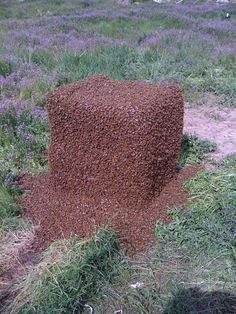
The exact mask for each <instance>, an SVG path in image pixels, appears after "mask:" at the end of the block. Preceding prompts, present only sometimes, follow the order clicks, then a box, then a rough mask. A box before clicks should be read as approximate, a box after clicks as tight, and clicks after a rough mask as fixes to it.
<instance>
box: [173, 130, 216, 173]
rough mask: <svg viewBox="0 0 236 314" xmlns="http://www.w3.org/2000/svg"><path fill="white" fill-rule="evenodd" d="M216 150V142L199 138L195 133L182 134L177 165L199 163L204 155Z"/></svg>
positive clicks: (179, 166)
mask: <svg viewBox="0 0 236 314" xmlns="http://www.w3.org/2000/svg"><path fill="white" fill-rule="evenodd" d="M215 150H216V144H215V143H212V142H210V141H206V140H201V139H199V138H198V137H197V136H195V135H189V134H184V135H183V139H182V145H181V150H180V154H179V159H178V161H177V167H178V168H182V167H183V166H185V165H191V164H195V163H199V164H200V163H201V162H203V161H204V159H205V158H206V155H207V154H209V153H212V152H214V151H215Z"/></svg>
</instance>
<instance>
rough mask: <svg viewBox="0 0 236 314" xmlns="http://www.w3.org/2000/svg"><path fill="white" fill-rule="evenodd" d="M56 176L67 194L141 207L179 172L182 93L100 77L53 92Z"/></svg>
mask: <svg viewBox="0 0 236 314" xmlns="http://www.w3.org/2000/svg"><path fill="white" fill-rule="evenodd" d="M47 103H48V107H47V108H48V114H49V122H50V128H51V142H50V149H49V169H50V181H51V185H52V186H53V188H55V189H57V190H59V191H60V193H73V194H75V195H79V196H81V197H86V198H89V199H97V198H99V199H100V200H101V202H103V201H104V202H106V201H107V200H109V201H113V200H114V201H116V202H118V203H119V204H126V205H138V204H143V203H144V202H147V201H151V200H152V198H153V196H154V194H156V193H158V192H160V191H161V189H162V187H163V186H164V185H165V184H166V183H167V182H168V181H169V180H170V179H171V177H172V176H173V175H174V174H175V171H176V159H177V156H178V153H179V149H180V145H181V140H182V132H183V113H184V106H183V99H182V94H181V90H180V88H179V87H178V86H176V85H171V84H160V85H156V84H148V83H145V82H138V81H118V80H112V79H110V78H108V77H105V76H103V75H95V76H91V77H88V78H86V79H84V80H81V81H78V82H75V83H72V84H69V85H65V86H62V87H59V88H58V89H57V90H55V91H54V92H51V93H50V94H49V95H48V99H47Z"/></svg>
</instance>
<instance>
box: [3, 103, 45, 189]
mask: <svg viewBox="0 0 236 314" xmlns="http://www.w3.org/2000/svg"><path fill="white" fill-rule="evenodd" d="M36 114H41V111H40V109H39V112H38V111H35V114H33V113H32V112H31V110H29V109H27V108H25V109H22V110H20V111H19V112H17V111H16V109H15V108H14V107H13V106H10V107H9V109H8V110H7V111H6V112H5V113H4V114H2V115H1V116H0V124H1V129H0V144H1V146H0V165H1V167H0V179H1V180H2V181H3V182H4V183H5V185H10V184H11V183H12V182H13V181H14V179H15V178H16V177H17V176H18V175H19V174H20V173H22V172H23V171H25V172H26V171H27V170H28V171H30V170H31V171H34V170H33V169H35V171H39V170H40V169H41V170H42V169H45V166H46V165H47V157H46V155H45V154H44V152H45V150H46V148H47V147H48V143H49V127H48V123H47V121H45V120H42V119H40V118H39V117H37V116H36Z"/></svg>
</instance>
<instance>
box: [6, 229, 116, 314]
mask: <svg viewBox="0 0 236 314" xmlns="http://www.w3.org/2000/svg"><path fill="white" fill-rule="evenodd" d="M118 249H119V245H118V241H117V238H116V235H115V233H114V232H113V231H110V230H107V229H102V230H100V231H99V232H98V233H96V234H95V235H94V236H93V237H92V238H91V239H86V240H81V241H77V240H76V239H69V240H62V241H58V242H55V243H54V244H52V245H51V246H50V247H49V248H48V249H47V251H45V253H43V255H42V258H41V260H40V262H39V264H38V265H37V266H35V267H34V268H33V269H32V271H31V272H29V274H28V275H26V277H25V278H24V279H23V280H22V281H21V282H20V283H19V285H18V286H17V288H16V291H17V295H16V298H15V299H14V301H13V303H12V304H11V306H10V308H9V309H8V310H7V311H9V313H44V314H46V313H48V314H49V313H50V314H51V313H75V312H76V313H81V312H82V310H83V308H84V305H85V303H86V302H88V301H89V302H90V301H92V300H93V299H94V297H98V296H101V293H100V291H101V287H102V284H104V282H107V281H108V282H109V281H111V280H112V279H113V277H114V276H115V275H116V274H117V273H118V271H119V269H120V267H119V266H120V261H121V259H120V254H119V253H118Z"/></svg>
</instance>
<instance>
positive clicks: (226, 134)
mask: <svg viewBox="0 0 236 314" xmlns="http://www.w3.org/2000/svg"><path fill="white" fill-rule="evenodd" d="M184 132H186V133H189V134H195V135H197V136H198V137H199V138H201V139H207V140H210V141H212V142H215V143H216V144H217V150H216V151H215V152H214V153H213V154H212V155H211V157H213V158H214V159H216V160H221V159H223V158H224V157H225V156H227V155H230V154H232V153H236V108H219V107H212V106H211V107H210V106H209V107H202V106H200V107H197V108H187V109H185V116H184Z"/></svg>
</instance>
